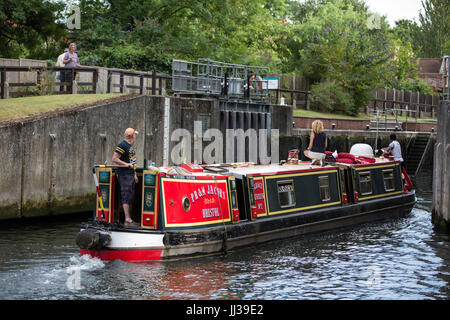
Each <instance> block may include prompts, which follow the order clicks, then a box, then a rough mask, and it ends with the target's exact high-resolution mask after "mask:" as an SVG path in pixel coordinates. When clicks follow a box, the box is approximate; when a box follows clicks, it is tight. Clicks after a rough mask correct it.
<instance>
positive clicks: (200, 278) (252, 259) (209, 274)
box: [0, 174, 450, 300]
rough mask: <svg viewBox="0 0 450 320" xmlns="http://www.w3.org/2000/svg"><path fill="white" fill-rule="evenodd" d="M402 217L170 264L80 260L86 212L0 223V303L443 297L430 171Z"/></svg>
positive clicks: (448, 281)
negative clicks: (81, 228)
mask: <svg viewBox="0 0 450 320" xmlns="http://www.w3.org/2000/svg"><path fill="white" fill-rule="evenodd" d="M417 187H418V189H417V198H418V203H417V205H416V206H415V208H414V209H413V211H412V213H411V214H410V215H409V216H408V217H406V218H402V219H396V220H390V221H385V222H378V223H371V224H366V225H361V226H357V227H354V228H351V229H347V230H340V231H335V232H327V233H320V234H315V235H309V236H304V237H301V238H296V239H289V240H284V241H278V242H271V243H267V244H264V245H261V246H258V247H252V248H245V249H240V250H235V251H233V252H230V253H228V254H227V255H225V256H213V257H207V258H197V259H192V260H187V261H176V262H152V263H129V262H123V261H113V262H102V261H100V260H97V259H93V258H87V257H80V256H79V251H78V248H77V246H76V245H75V241H74V239H75V236H76V234H77V232H78V230H79V226H80V222H81V221H83V220H85V219H86V218H87V217H86V216H77V217H66V218H64V219H57V221H55V220H45V221H42V222H39V223H32V224H26V225H24V224H17V223H16V224H10V223H7V222H1V227H0V299H2V300H4V299H27V300H28V299H56V300H72V299H75V300H81V299H83V300H85V299H117V300H122V299H158V300H159V299H180V300H181V299H183V300H184V299H189V300H190V299H196V300H198V299H200V300H203V299H243V300H267V299H271V300H300V299H381V300H384V299H395V300H397V299H408V300H409V299H433V300H435V299H438V300H442V299H450V237H449V235H446V234H441V233H438V232H437V231H435V230H434V229H433V227H432V224H431V213H430V212H431V199H432V198H431V196H432V194H431V174H423V177H421V178H420V179H418V181H417Z"/></svg>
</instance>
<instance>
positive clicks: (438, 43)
mask: <svg viewBox="0 0 450 320" xmlns="http://www.w3.org/2000/svg"><path fill="white" fill-rule="evenodd" d="M422 7H423V13H422V12H420V14H419V22H420V31H421V32H420V36H419V41H420V44H421V47H422V49H421V52H420V56H421V57H424V58H442V57H443V56H444V55H446V54H450V52H446V51H444V48H445V47H446V46H447V47H448V43H449V41H450V40H449V39H450V4H449V2H448V0H424V1H422Z"/></svg>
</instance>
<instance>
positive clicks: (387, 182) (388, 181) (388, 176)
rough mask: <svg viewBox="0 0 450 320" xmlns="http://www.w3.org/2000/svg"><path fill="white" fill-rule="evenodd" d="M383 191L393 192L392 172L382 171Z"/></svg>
mask: <svg viewBox="0 0 450 320" xmlns="http://www.w3.org/2000/svg"><path fill="white" fill-rule="evenodd" d="M383 180H384V190H385V191H394V190H395V185H394V170H392V169H390V170H383Z"/></svg>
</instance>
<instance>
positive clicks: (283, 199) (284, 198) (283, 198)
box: [277, 180, 295, 208]
mask: <svg viewBox="0 0 450 320" xmlns="http://www.w3.org/2000/svg"><path fill="white" fill-rule="evenodd" d="M277 186H278V202H279V204H280V207H281V208H286V207H293V206H295V190H294V181H292V180H289V181H277Z"/></svg>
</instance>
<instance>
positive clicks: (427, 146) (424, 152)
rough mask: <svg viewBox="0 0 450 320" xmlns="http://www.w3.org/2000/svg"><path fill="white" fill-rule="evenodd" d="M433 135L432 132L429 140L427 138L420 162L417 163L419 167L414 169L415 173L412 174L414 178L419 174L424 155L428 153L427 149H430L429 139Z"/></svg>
mask: <svg viewBox="0 0 450 320" xmlns="http://www.w3.org/2000/svg"><path fill="white" fill-rule="evenodd" d="M433 135H434V132H432V133H431V134H430V136H429V138H428V142H427V145H426V147H425V150H424V151H423V154H422V157H421V158H420V162H419V165H418V166H417V168H416V172H415V173H414V177H417V174H418V173H419V171H420V169H421V168H422V165H423V162H424V160H425V157H426V155H427V153H428V149H429V148H430V145H431V138H432V137H433Z"/></svg>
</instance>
